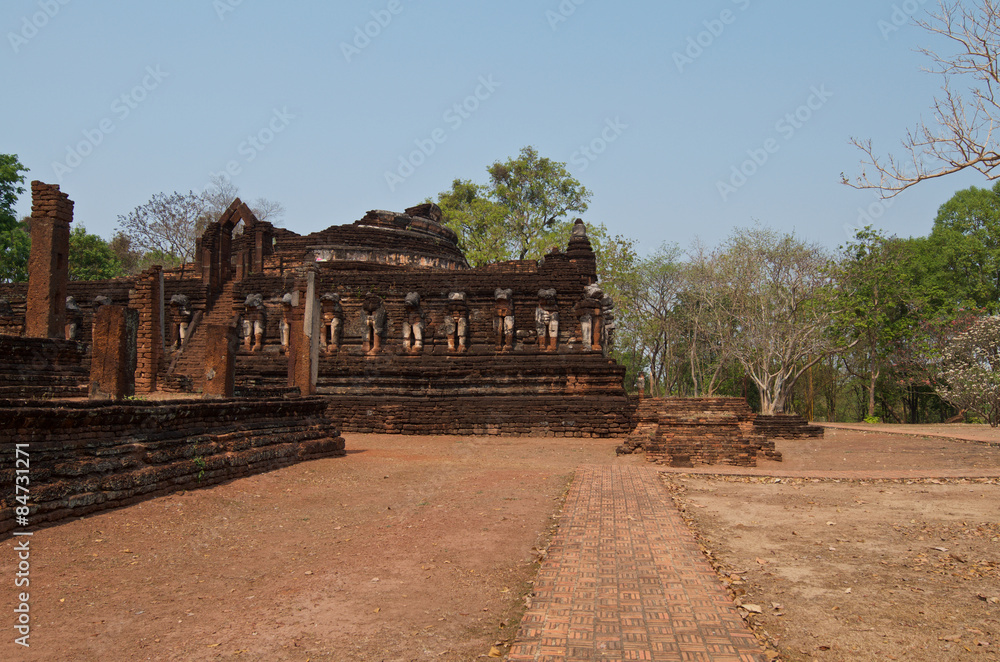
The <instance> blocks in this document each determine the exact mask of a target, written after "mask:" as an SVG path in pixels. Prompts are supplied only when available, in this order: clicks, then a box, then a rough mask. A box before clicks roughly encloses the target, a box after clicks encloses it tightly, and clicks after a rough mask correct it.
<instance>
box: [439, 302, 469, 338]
mask: <svg viewBox="0 0 1000 662" xmlns="http://www.w3.org/2000/svg"><path fill="white" fill-rule="evenodd" d="M444 330H445V333H447V334H448V351H449V352H454V351H456V350H457V351H459V352H466V351H468V349H469V348H468V345H467V343H468V333H469V307H468V305H466V302H465V292H452V293H451V294H449V295H448V316H447V317H445V318H444Z"/></svg>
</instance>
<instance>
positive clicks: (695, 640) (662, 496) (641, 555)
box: [507, 466, 765, 662]
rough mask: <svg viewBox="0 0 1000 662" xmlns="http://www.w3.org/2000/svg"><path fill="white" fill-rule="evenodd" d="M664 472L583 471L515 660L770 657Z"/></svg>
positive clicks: (725, 661) (746, 660) (739, 661)
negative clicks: (711, 562) (691, 525)
mask: <svg viewBox="0 0 1000 662" xmlns="http://www.w3.org/2000/svg"><path fill="white" fill-rule="evenodd" d="M659 475H660V474H659V471H657V469H655V468H651V467H631V466H612V467H583V468H581V469H579V470H578V471H577V474H576V479H575V480H574V481H573V485H572V487H571V488H570V492H569V495H568V497H567V502H566V507H565V510H564V512H563V515H562V518H561V520H560V523H559V531H558V533H557V534H556V536H555V538H554V540H553V541H552V545H551V547H550V549H549V554H548V557H547V558H546V560H545V561H544V563H543V564H542V568H541V569H540V571H539V574H538V579H537V580H536V584H535V598H534V605H533V606H532V607H531V608H530V609H529V610H528V611H527V613H525V615H524V619H523V621H522V623H521V631H520V633H519V634H518V637H517V640H516V642H515V643H514V646H513V648H512V649H511V652H510V655H509V657H508V658H507V659H508V660H509V661H510V662H583V661H585V660H586V661H590V660H615V661H618V660H650V661H653V662H658V661H662V662H667V661H670V662H673V661H685V662H686V661H689V660H691V661H694V660H705V661H708V660H711V661H713V662H751V661H753V662H756V661H758V660H764V659H765V658H764V656H763V651H762V649H761V648H760V646H759V645H758V644H757V640H756V638H755V637H754V635H753V634H752V633H751V632H750V630H749V629H748V628H747V627H746V626H745V625H744V623H743V621H742V619H741V618H740V616H739V615H738V613H737V611H736V607H735V605H734V604H733V602H732V601H731V599H730V598H729V596H728V595H727V594H726V592H725V590H724V589H723V588H722V585H721V584H720V583H719V580H718V578H717V577H716V575H715V572H714V571H713V570H712V568H711V566H710V565H709V564H708V562H707V561H706V560H705V557H704V555H703V554H702V552H701V550H700V549H699V547H698V544H697V543H696V542H695V539H694V537H693V535H692V534H691V532H690V530H689V529H688V528H687V526H686V525H685V523H684V521H683V520H682V519H681V517H680V514H679V513H678V511H677V509H676V508H675V507H674V505H673V503H672V502H671V501H670V497H669V496H668V495H667V493H666V491H665V490H664V488H663V485H662V483H661V481H660V478H659Z"/></svg>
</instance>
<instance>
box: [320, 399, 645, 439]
mask: <svg viewBox="0 0 1000 662" xmlns="http://www.w3.org/2000/svg"><path fill="white" fill-rule="evenodd" d="M634 410H635V404H634V402H633V401H631V400H630V399H629V398H627V397H610V396H587V395H580V396H576V397H543V396H538V397H533V396H474V395H455V396H427V397H392V396H369V397H364V396H334V397H331V398H329V408H328V409H327V413H328V415H329V417H330V418H331V419H333V420H335V421H338V422H339V423H340V424H341V425H342V426H343V430H344V431H345V432H371V433H385V434H415V435H417V434H455V435H497V436H508V437H518V436H532V437H624V436H626V435H628V433H629V432H630V431H631V430H632V427H633V418H632V415H633V412H634Z"/></svg>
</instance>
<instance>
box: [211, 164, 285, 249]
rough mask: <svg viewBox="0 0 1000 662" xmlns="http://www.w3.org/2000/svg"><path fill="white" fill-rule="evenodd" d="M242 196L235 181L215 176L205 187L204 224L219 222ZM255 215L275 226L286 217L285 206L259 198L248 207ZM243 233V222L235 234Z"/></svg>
mask: <svg viewBox="0 0 1000 662" xmlns="http://www.w3.org/2000/svg"><path fill="white" fill-rule="evenodd" d="M239 194H240V189H239V187H238V186H236V184H234V183H233V180H232V179H231V178H229V177H227V176H225V175H213V176H212V179H211V180H210V181H209V185H208V186H206V187H205V190H204V191H202V193H201V195H202V197H203V198H204V199H205V212H204V215H205V219H204V224H205V226H207V225H208V224H209V223H214V222H215V221H217V220H219V217H221V216H222V215H223V214H224V213H225V211H226V209H228V208H229V205H231V204H232V203H233V200H235V199H236V198H237V196H239ZM248 206H249V207H250V211H252V212H253V215H254V216H256V217H257V220H259V221H267V222H269V223H273V224H275V225H280V224H281V219H282V217H284V215H285V206H284V205H283V204H281V203H280V202H275V201H274V200H268V199H267V198H257V199H256V200H254V201H253V202H252V203H250V204H249V205H248ZM242 232H243V223H242V221H241V222H240V223H239V224H238V226H237V227H236V228H234V232H233V233H234V234H241V233H242Z"/></svg>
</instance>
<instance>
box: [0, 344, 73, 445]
mask: <svg viewBox="0 0 1000 662" xmlns="http://www.w3.org/2000/svg"><path fill="white" fill-rule="evenodd" d="M88 349H89V348H88V347H87V345H84V344H83V343H79V342H72V341H69V340H58V339H53V338H22V337H16V336H0V357H2V358H0V398H12V397H14V398H39V399H49V398H67V397H86V396H87V390H88V386H89V384H90V355H89V353H88ZM0 431H4V428H3V426H2V425H0Z"/></svg>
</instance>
